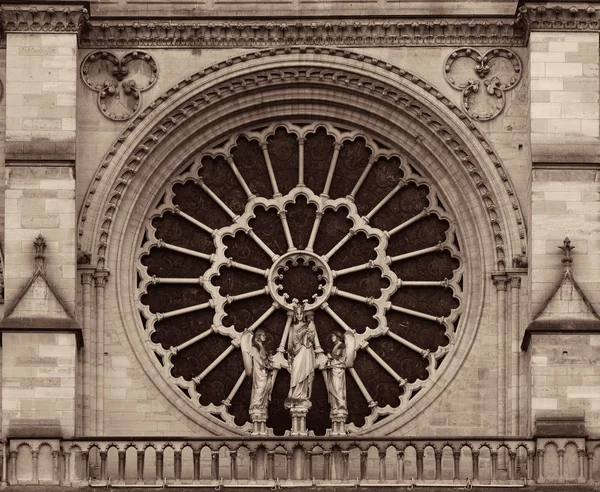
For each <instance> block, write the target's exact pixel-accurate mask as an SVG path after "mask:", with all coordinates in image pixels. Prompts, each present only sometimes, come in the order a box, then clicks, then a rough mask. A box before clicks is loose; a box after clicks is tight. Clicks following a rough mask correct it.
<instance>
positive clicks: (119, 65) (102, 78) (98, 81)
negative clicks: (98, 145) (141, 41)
mask: <svg viewBox="0 0 600 492" xmlns="http://www.w3.org/2000/svg"><path fill="white" fill-rule="evenodd" d="M157 76H158V66H157V64H156V62H155V61H154V58H152V57H151V56H150V55H149V54H148V53H145V52H143V51H132V52H130V53H127V54H126V55H125V56H123V57H122V58H119V57H117V56H115V55H113V54H111V53H108V52H106V51H97V52H94V53H90V54H89V55H88V56H86V58H85V60H83V63H82V65H81V77H82V79H83V81H84V82H85V84H86V85H87V86H88V87H89V88H90V89H92V90H93V91H96V92H98V106H99V107H100V111H102V114H103V115H104V116H106V117H107V118H110V119H111V120H115V121H123V120H128V119H129V118H131V117H132V116H134V115H135V114H136V113H137V112H138V111H139V109H140V107H141V103H142V94H141V93H142V92H143V91H146V90H148V89H150V87H152V86H153V85H154V84H155V83H156V80H157Z"/></svg>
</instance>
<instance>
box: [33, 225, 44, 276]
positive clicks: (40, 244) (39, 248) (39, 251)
mask: <svg viewBox="0 0 600 492" xmlns="http://www.w3.org/2000/svg"><path fill="white" fill-rule="evenodd" d="M33 247H34V248H35V267H36V269H40V270H43V269H44V260H45V258H46V256H45V255H44V251H45V250H46V240H45V239H44V236H42V234H41V233H40V234H39V235H38V237H36V238H35V241H33Z"/></svg>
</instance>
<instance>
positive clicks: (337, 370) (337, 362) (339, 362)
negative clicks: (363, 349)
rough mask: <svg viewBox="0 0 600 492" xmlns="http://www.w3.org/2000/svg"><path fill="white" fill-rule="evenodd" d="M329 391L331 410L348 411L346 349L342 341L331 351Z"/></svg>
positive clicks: (328, 373)
mask: <svg viewBox="0 0 600 492" xmlns="http://www.w3.org/2000/svg"><path fill="white" fill-rule="evenodd" d="M327 391H328V394H329V405H330V406H331V412H332V413H336V412H347V411H348V408H347V407H348V405H347V402H346V351H345V349H344V347H343V345H342V344H341V343H339V344H337V345H336V346H335V347H334V348H333V350H332V351H331V360H330V362H329V370H328V371H327Z"/></svg>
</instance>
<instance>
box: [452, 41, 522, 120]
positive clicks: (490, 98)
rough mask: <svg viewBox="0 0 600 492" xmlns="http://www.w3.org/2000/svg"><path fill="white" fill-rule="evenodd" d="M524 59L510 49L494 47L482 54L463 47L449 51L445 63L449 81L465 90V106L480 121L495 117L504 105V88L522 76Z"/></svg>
mask: <svg viewBox="0 0 600 492" xmlns="http://www.w3.org/2000/svg"><path fill="white" fill-rule="evenodd" d="M521 73H522V70H521V61H520V60H519V57H518V56H517V55H516V54H515V53H514V52H513V51H510V50H507V49H504V48H495V49H492V50H488V51H486V52H485V53H483V54H481V53H480V52H479V51H477V50H476V49H474V48H461V49H459V50H456V51H454V52H452V53H451V54H450V56H449V57H448V59H447V60H446V64H445V66H444V75H445V76H446V80H447V81H448V83H449V84H450V85H451V86H452V87H454V88H455V89H456V90H459V91H462V104H463V108H464V110H465V111H466V112H467V114H469V116H471V117H472V118H474V119H476V120H480V121H486V120H491V119H494V118H495V117H496V116H498V115H499V114H500V113H501V112H502V110H503V109H504V105H505V103H506V97H505V94H504V93H505V92H506V91H509V90H511V89H513V88H514V87H515V86H516V85H517V84H518V83H519V81H520V80H521Z"/></svg>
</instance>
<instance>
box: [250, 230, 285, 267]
mask: <svg viewBox="0 0 600 492" xmlns="http://www.w3.org/2000/svg"><path fill="white" fill-rule="evenodd" d="M247 234H248V236H249V237H250V238H252V240H253V241H254V242H255V243H256V244H258V246H259V247H260V249H262V250H263V251H264V252H265V253H267V255H269V258H271V261H276V260H277V258H279V255H278V254H277V253H275V252H274V251H273V250H272V249H271V248H269V247H268V246H267V245H266V244H265V242H264V241H263V240H262V239H261V238H260V237H258V236H257V235H256V233H255V232H254V231H253V230H252V229H248V231H247Z"/></svg>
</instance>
